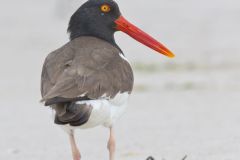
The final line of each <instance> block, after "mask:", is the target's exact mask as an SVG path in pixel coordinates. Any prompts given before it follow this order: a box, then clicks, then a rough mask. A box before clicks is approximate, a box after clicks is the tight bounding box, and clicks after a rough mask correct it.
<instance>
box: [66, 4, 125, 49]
mask: <svg viewBox="0 0 240 160" xmlns="http://www.w3.org/2000/svg"><path fill="white" fill-rule="evenodd" d="M120 15H121V13H120V10H119V7H118V5H117V3H116V2H114V1H113V0H88V1H87V2H86V3H84V4H83V5H82V6H81V7H80V8H79V9H78V10H77V11H76V12H75V13H74V14H73V15H72V17H71V20H70V22H69V27H68V32H69V33H70V39H71V40H73V39H75V38H77V37H80V36H94V37H98V38H101V39H104V40H106V41H108V42H110V43H113V44H115V41H114V32H115V31H116V27H115V26H116V24H115V23H114V21H116V20H117V19H118V18H119V17H120Z"/></svg>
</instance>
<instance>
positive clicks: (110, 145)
mask: <svg viewBox="0 0 240 160" xmlns="http://www.w3.org/2000/svg"><path fill="white" fill-rule="evenodd" d="M115 149H116V141H115V137H114V130H113V128H110V136H109V140H108V150H109V160H114V157H115Z"/></svg>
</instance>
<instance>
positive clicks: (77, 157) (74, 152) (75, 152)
mask: <svg viewBox="0 0 240 160" xmlns="http://www.w3.org/2000/svg"><path fill="white" fill-rule="evenodd" d="M69 139H70V144H71V149H72V156H73V160H80V159H81V154H80V152H79V150H78V147H77V145H76V142H75V138H74V132H73V131H71V133H70V134H69Z"/></svg>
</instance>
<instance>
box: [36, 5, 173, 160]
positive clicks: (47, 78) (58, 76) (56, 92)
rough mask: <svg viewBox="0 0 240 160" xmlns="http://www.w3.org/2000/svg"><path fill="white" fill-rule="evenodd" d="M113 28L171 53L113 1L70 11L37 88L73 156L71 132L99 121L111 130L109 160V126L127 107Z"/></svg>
mask: <svg viewBox="0 0 240 160" xmlns="http://www.w3.org/2000/svg"><path fill="white" fill-rule="evenodd" d="M116 31H123V32H125V33H126V34H128V35H130V36H131V37H132V38H134V39H136V40H137V41H139V42H141V43H142V44H144V45H146V46H148V47H150V48H152V49H154V50H155V51H157V52H159V53H162V54H164V55H166V56H168V57H174V54H173V53H172V52H171V51H170V50H168V49H167V48H166V47H164V46H163V45H162V44H161V43H159V42H158V41H157V40H155V39H154V38H152V37H151V36H149V35H148V34H146V33H145V32H143V31H142V30H140V29H139V28H137V27H136V26H134V25H133V24H131V23H130V22H128V21H127V20H126V19H125V18H124V17H123V16H122V15H121V12H120V10H119V7H118V5H117V3H116V2H115V1H113V0H88V1H87V2H86V3H84V4H83V5H82V6H81V7H80V8H79V9H78V10H77V11H76V12H75V13H74V14H73V15H72V17H71V19H70V22H69V27H68V32H69V33H70V41H69V42H68V43H67V44H65V45H64V46H62V47H61V48H59V49H57V50H55V51H53V52H52V53H50V54H49V55H48V56H47V58H46V60H45V63H44V65H43V70H42V79H41V92H42V97H43V98H42V102H44V103H45V106H50V107H51V108H52V109H53V110H55V123H56V124H57V125H60V126H62V127H63V128H64V129H65V130H66V132H67V133H68V134H69V137H70V144H71V148H72V154H73V159H74V160H80V158H81V155H80V152H79V150H78V148H77V145H76V143H75V139H74V130H75V129H77V128H83V129H85V128H92V127H96V126H99V125H103V126H105V127H107V128H109V130H110V137H109V141H108V149H109V159H110V160H113V159H114V152H115V138H114V130H113V126H114V123H115V122H116V121H117V120H118V119H119V117H121V115H122V114H123V113H124V111H125V109H126V105H127V100H128V97H129V95H130V94H131V92H132V89H133V82H134V78H133V72H132V68H131V66H130V64H129V63H128V61H127V59H126V58H125V56H124V54H123V53H122V51H121V49H120V47H119V46H118V45H117V44H116V42H115V39H114V33H115V32H116Z"/></svg>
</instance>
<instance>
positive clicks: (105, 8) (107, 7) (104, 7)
mask: <svg viewBox="0 0 240 160" xmlns="http://www.w3.org/2000/svg"><path fill="white" fill-rule="evenodd" d="M101 11H102V12H104V13H108V12H110V11H111V7H110V6H109V5H108V4H104V5H102V6H101Z"/></svg>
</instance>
